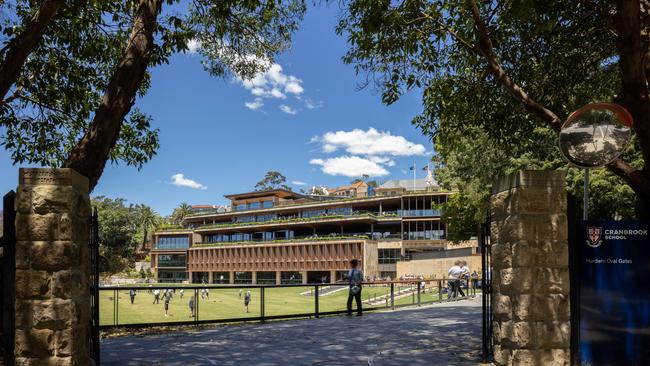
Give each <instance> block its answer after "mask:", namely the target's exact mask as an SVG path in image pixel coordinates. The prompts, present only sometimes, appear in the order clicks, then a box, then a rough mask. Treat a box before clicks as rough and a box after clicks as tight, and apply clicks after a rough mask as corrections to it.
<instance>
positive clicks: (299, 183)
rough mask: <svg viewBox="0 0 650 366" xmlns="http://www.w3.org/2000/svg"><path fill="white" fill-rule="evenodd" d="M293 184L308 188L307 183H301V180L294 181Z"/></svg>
mask: <svg viewBox="0 0 650 366" xmlns="http://www.w3.org/2000/svg"><path fill="white" fill-rule="evenodd" d="M291 184H294V185H297V186H306V185H307V183H305V182H302V181H299V180H292V181H291Z"/></svg>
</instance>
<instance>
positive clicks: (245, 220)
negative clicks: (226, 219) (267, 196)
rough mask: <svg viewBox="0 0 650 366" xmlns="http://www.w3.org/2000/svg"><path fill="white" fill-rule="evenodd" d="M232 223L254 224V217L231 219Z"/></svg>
mask: <svg viewBox="0 0 650 366" xmlns="http://www.w3.org/2000/svg"><path fill="white" fill-rule="evenodd" d="M233 222H255V216H238V217H233Z"/></svg>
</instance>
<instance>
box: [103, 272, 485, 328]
mask: <svg viewBox="0 0 650 366" xmlns="http://www.w3.org/2000/svg"><path fill="white" fill-rule="evenodd" d="M479 281H480V279H476V278H469V279H462V280H460V282H458V283H456V282H451V284H452V286H451V287H449V288H450V290H449V291H447V298H446V299H445V298H443V291H442V289H443V285H445V284H447V285H449V284H450V279H448V278H441V279H407V280H395V281H366V282H363V283H362V287H363V286H365V288H367V290H365V291H366V292H365V294H366V295H367V296H366V297H364V300H363V301H364V302H366V304H368V303H370V302H371V301H372V302H374V303H375V305H377V304H379V305H381V303H382V301H381V300H382V298H383V299H384V300H385V301H384V302H385V306H370V307H368V306H366V307H363V310H364V311H375V310H382V309H389V308H390V309H394V308H397V307H402V306H421V305H422V304H430V303H434V302H440V301H454V300H458V299H462V298H467V297H474V296H476V292H477V289H479V286H478V283H479ZM423 282H424V283H425V286H424V287H423V286H422V283H423ZM430 283H437V286H435V285H434V286H427V285H426V284H430ZM454 283H456V285H453V284H454ZM460 283H463V284H465V285H466V287H465V289H466V290H467V294H466V295H465V296H464V297H458V298H456V297H455V296H451V297H450V295H457V293H456V292H454V291H452V290H451V289H452V288H454V286H457V287H456V288H461V287H459V284H460ZM481 285H483V283H482V282H481ZM327 286H343V287H346V286H348V283H347V281H341V282H334V283H311V284H280V285H266V284H237V285H222V284H212V285H207V284H205V285H189V286H179V285H178V284H149V285H146V284H143V285H141V286H133V285H125V286H104V287H99V292H100V298H101V297H102V296H101V294H102V293H107V292H108V293H109V295H108V296H104V297H103V299H104V300H102V302H101V303H100V309H99V310H100V319H103V321H104V324H100V328H102V329H106V328H114V327H152V326H168V325H198V324H209V323H229V322H246V321H259V322H264V321H266V320H271V319H288V318H299V317H300V318H304V317H316V318H317V317H319V316H321V315H336V314H342V313H345V312H346V310H334V311H327V310H326V309H327V305H328V304H327V303H326V301H327V300H328V299H331V298H330V297H328V296H329V295H324V294H321V291H320V290H319V289H320V288H323V287H327ZM373 286H375V287H373ZM376 286H381V288H382V289H383V288H387V289H388V288H389V289H390V292H385V293H384V292H383V290H380V291H382V293H380V296H377V293H376V292H375V293H373V292H372V291H377V288H376ZM403 286H408V288H406V289H404V288H403ZM300 287H312V288H313V289H314V290H313V294H314V296H311V299H312V300H313V301H314V303H313V305H312V306H313V307H311V308H312V309H313V311H310V310H308V309H309V308H310V307H309V306H307V307H306V308H303V306H304V305H302V304H301V305H295V306H296V309H295V311H294V312H287V310H292V309H291V308H290V307H289V308H287V306H289V305H283V306H282V307H281V308H282V310H279V308H277V305H276V308H268V309H267V301H268V300H267V298H272V297H273V296H274V295H273V294H274V292H273V291H265V290H267V289H276V288H300ZM445 288H446V287H445ZM131 289H134V290H136V294H137V292H138V291H139V292H140V293H141V294H142V291H150V292H153V290H156V289H158V290H161V289H168V290H180V289H183V290H187V292H186V295H187V296H186V297H185V298H184V299H183V301H184V302H185V301H189V299H190V298H193V300H194V301H195V302H194V308H193V309H192V310H191V315H189V317H187V316H186V317H185V318H184V317H183V316H181V317H177V318H176V319H179V320H177V321H174V320H172V321H159V320H166V319H168V318H166V317H165V318H156V320H151V319H149V320H150V321H149V322H147V321H146V320H147V319H146V316H148V315H149V314H150V313H149V312H150V311H151V307H152V306H153V305H154V304H148V302H149V301H151V298H145V299H144V301H145V302H144V304H145V305H144V308H143V311H142V312H138V311H133V308H127V307H124V306H129V307H131V306H137V305H139V304H141V303H142V301H143V299H141V297H142V296H144V295H139V296H140V298H139V299H138V300H137V301H138V303H137V304H135V303H134V304H133V305H132V304H129V305H123V306H122V307H123V309H124V310H127V309H128V310H127V311H126V313H127V314H128V316H130V317H131V319H130V320H127V321H121V320H120V308H121V306H120V301H125V302H126V303H127V304H128V298H129V296H128V293H127V294H124V291H129V292H130V290H131ZM203 289H207V290H213V292H212V294H211V296H213V299H214V297H221V299H223V298H224V297H223V296H228V295H224V294H223V293H221V294H219V290H231V292H230V294H231V295H232V296H236V295H235V293H236V292H232V290H234V289H241V290H250V289H259V292H258V293H256V294H255V295H254V296H255V299H254V300H253V301H254V306H255V308H254V309H253V311H252V312H253V313H254V312H255V311H256V308H257V307H258V306H259V316H246V317H241V316H237V315H236V316H231V317H228V316H226V317H221V318H215V315H219V311H224V307H223V306H224V305H223V304H222V305H220V306H219V307H218V308H216V309H215V308H214V307H212V309H210V306H209V303H207V304H203V302H204V301H206V300H204V299H203V296H199V295H202V294H203V291H202V290H203ZM426 290H428V291H429V293H428V296H429V299H430V300H427V299H426V296H425V300H424V301H423V300H422V296H423V295H426V294H425V291H426ZM434 290H436V292H434ZM120 292H122V294H120ZM409 293H410V294H411V296H410V297H409V296H408V294H409ZM206 294H208V292H207V291H206ZM277 294H279V293H276V296H277ZM363 294H364V292H363V291H362V297H363ZM396 294H397V297H396V296H395V295H396ZM416 294H417V296H416ZM111 295H112V296H111ZM283 295H285V296H286V293H283ZM295 295H296V296H302V295H300V294H299V293H296V294H295ZM120 296H122V298H125V300H120V298H121V297H120ZM152 296H153V293H152ZM172 296H173V297H172V299H176V298H177V297H179V296H180V295H178V294H176V295H172ZM378 298H379V300H377V299H378ZM409 298H410V301H409ZM416 298H417V301H416ZM207 299H208V301H210V300H209V299H210V296H207ZM334 299H335V300H336V301H341V303H344V298H341V297H339V298H334ZM389 299H390V304H389ZM233 300H236V301H238V300H242V302H243V298H242V299H233ZM164 301H165V300H164V296H162V294H161V297H160V301H159V304H160V305H161V307H162V305H163V304H164ZM173 301H178V300H173ZM111 302H112V304H111ZM337 303H338V302H337ZM107 305H110V306H107ZM204 306H207V308H206V310H202V309H203V307H204ZM329 306H330V309H331V306H332V303H331V302H330V303H329ZM336 306H337V308H338V309H340V307H341V304H339V305H336ZM110 308H112V314H106V313H104V316H101V312H105V311H111V310H110ZM185 309H187V310H182V312H183V313H185V312H186V311H189V310H190V308H189V307H188V308H185ZM323 309H325V311H323ZM269 310H270V311H269ZM355 310H356V309H355ZM161 311H162V309H161ZM173 311H174V312H175V311H180V310H179V308H178V307H176V308H175V309H174V310H173ZM242 311H243V308H242ZM278 311H279V312H280V313H281V314H278ZM206 312H207V313H208V314H210V315H208V317H207V319H206V318H205V317H203V318H202V317H201V314H202V313H203V314H205V313H206ZM215 312H216V313H215ZM274 313H275V314H274ZM175 314H178V313H175ZM175 314H172V316H174V315H175ZM185 314H187V313H185ZM228 314H234V313H232V311H231V312H230V313H228ZM246 314H250V313H249V312H247V313H246ZM267 314H271V315H267ZM110 315H112V316H110ZM134 315H135V316H138V315H139V316H140V317H139V318H138V317H136V318H133V316H134ZM161 315H162V314H161ZM222 315H223V313H222ZM122 316H124V315H122ZM142 316H145V318H142ZM183 318H184V319H186V320H180V319H183ZM188 318H190V319H191V320H187V319H188ZM170 319H174V318H170Z"/></svg>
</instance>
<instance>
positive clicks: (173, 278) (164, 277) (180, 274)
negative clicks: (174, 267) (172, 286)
mask: <svg viewBox="0 0 650 366" xmlns="http://www.w3.org/2000/svg"><path fill="white" fill-rule="evenodd" d="M186 280H187V272H185V271H158V282H161V283H179V282H183V281H186Z"/></svg>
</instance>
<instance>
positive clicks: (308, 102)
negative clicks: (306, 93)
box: [305, 98, 323, 109]
mask: <svg viewBox="0 0 650 366" xmlns="http://www.w3.org/2000/svg"><path fill="white" fill-rule="evenodd" d="M322 106H323V102H321V101H318V102H316V101H314V100H312V99H311V98H307V99H305V107H307V109H316V108H320V107H322Z"/></svg>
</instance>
